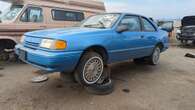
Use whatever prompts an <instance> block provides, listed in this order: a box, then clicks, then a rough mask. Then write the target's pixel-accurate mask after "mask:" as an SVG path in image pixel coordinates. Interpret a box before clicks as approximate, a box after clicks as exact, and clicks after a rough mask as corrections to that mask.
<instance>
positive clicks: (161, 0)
mask: <svg viewBox="0 0 195 110" xmlns="http://www.w3.org/2000/svg"><path fill="white" fill-rule="evenodd" d="M104 1H105V4H106V9H107V11H108V12H130V13H136V14H142V15H145V16H150V17H154V18H171V19H175V18H182V17H183V16H186V15H195V0H104Z"/></svg>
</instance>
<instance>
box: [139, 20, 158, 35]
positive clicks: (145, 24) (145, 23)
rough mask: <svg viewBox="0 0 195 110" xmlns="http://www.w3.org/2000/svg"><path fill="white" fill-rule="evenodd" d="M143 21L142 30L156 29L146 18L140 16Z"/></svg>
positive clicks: (151, 30) (150, 30)
mask: <svg viewBox="0 0 195 110" xmlns="http://www.w3.org/2000/svg"><path fill="white" fill-rule="evenodd" d="M141 19H142V23H143V31H147V32H153V31H156V29H155V27H154V26H153V25H152V23H151V22H149V21H148V20H147V19H146V18H141Z"/></svg>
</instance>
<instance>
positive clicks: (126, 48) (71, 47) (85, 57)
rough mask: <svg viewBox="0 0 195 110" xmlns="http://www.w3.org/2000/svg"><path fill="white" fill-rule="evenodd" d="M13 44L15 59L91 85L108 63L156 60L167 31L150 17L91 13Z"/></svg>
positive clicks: (157, 60) (163, 45)
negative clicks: (71, 24)
mask: <svg viewBox="0 0 195 110" xmlns="http://www.w3.org/2000/svg"><path fill="white" fill-rule="evenodd" d="M21 41H22V43H20V44H18V45H17V46H16V49H15V50H16V53H17V54H18V55H19V58H20V59H22V60H23V61H25V62H26V63H29V64H31V65H34V66H35V67H37V68H40V69H42V70H46V71H48V72H61V74H66V73H68V72H71V73H72V72H73V74H74V75H75V79H76V80H77V81H78V82H79V83H80V84H82V85H92V84H95V83H96V82H97V81H98V80H99V79H100V77H101V76H102V75H103V73H104V67H105V66H106V65H108V64H111V63H115V62H121V61H125V60H128V59H134V61H135V63H140V62H144V61H147V62H148V63H149V64H152V65H157V64H158V63H159V58H160V53H161V52H163V51H165V50H166V49H168V46H169V43H168V33H167V32H165V31H163V30H161V29H159V28H158V27H157V25H156V24H154V23H153V21H151V20H150V19H148V18H146V17H144V16H141V15H135V14H128V13H107V14H100V15H95V16H92V17H90V18H88V19H86V20H84V22H82V23H81V24H80V25H79V26H77V27H71V28H60V29H50V30H42V31H34V32H29V33H26V34H25V35H24V36H23V38H22V40H21Z"/></svg>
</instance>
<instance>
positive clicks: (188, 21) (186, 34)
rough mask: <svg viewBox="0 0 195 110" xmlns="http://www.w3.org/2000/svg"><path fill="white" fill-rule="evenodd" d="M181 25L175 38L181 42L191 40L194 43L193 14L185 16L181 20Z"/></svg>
mask: <svg viewBox="0 0 195 110" xmlns="http://www.w3.org/2000/svg"><path fill="white" fill-rule="evenodd" d="M181 22H182V23H181V24H182V26H181V27H180V29H179V30H178V31H177V39H178V40H179V41H181V43H182V44H184V45H185V44H188V41H192V42H193V43H194V44H195V16H186V17H184V18H183V19H182V21H181Z"/></svg>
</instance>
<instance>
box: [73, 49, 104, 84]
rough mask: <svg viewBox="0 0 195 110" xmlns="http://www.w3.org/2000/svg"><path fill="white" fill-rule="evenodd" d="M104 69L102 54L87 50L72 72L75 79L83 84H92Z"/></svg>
mask: <svg viewBox="0 0 195 110" xmlns="http://www.w3.org/2000/svg"><path fill="white" fill-rule="evenodd" d="M103 71H104V61H103V58H102V56H100V55H99V54H98V53H96V52H87V53H85V54H84V55H83V57H82V58H81V60H80V62H79V64H78V67H77V68H76V71H75V73H74V76H75V79H76V81H77V82H78V83H79V84H81V85H83V86H88V85H93V84H95V83H97V82H98V80H99V79H100V78H101V76H102V74H103Z"/></svg>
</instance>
